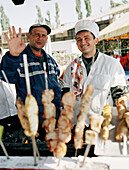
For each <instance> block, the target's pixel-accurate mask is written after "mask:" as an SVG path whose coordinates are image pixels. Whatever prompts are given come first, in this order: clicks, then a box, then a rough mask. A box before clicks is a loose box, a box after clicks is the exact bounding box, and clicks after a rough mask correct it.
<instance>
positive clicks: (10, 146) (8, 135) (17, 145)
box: [0, 124, 85, 157]
mask: <svg viewBox="0 0 129 170" xmlns="http://www.w3.org/2000/svg"><path fill="white" fill-rule="evenodd" d="M2 141H3V143H4V146H5V148H6V150H7V153H8V155H9V156H33V148H32V141H31V138H29V137H26V136H25V134H24V130H23V129H22V127H21V126H18V125H17V124H11V125H10V124H8V125H4V133H3V136H2ZM36 143H37V147H38V150H39V153H40V155H41V156H53V153H52V152H50V151H49V149H48V147H47V146H46V141H45V140H41V139H40V138H39V137H36ZM84 151H85V145H84V147H83V148H82V149H79V150H78V155H84ZM0 155H1V156H4V152H3V150H2V148H1V147H0ZM66 156H67V157H72V156H75V148H74V145H73V143H68V144H67V154H66Z"/></svg>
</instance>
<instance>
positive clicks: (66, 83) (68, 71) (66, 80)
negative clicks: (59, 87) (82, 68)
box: [63, 65, 72, 88]
mask: <svg viewBox="0 0 129 170" xmlns="http://www.w3.org/2000/svg"><path fill="white" fill-rule="evenodd" d="M63 84H64V87H70V88H72V77H71V65H68V66H67V68H66V70H65V74H64V77H63Z"/></svg>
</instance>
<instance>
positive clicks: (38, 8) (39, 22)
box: [36, 5, 43, 24]
mask: <svg viewBox="0 0 129 170" xmlns="http://www.w3.org/2000/svg"><path fill="white" fill-rule="evenodd" d="M36 9H37V11H38V20H37V23H38V24H42V23H43V17H42V14H41V10H40V7H38V5H36Z"/></svg>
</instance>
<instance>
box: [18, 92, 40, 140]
mask: <svg viewBox="0 0 129 170" xmlns="http://www.w3.org/2000/svg"><path fill="white" fill-rule="evenodd" d="M16 106H17V112H18V117H19V120H20V122H21V125H22V127H23V129H24V133H25V135H26V136H28V137H30V136H32V135H33V136H36V135H37V131H38V104H37V101H36V100H35V98H34V97H33V96H32V95H30V94H28V95H27V97H26V100H25V105H24V104H23V103H22V102H21V99H20V98H18V99H17V101H16Z"/></svg>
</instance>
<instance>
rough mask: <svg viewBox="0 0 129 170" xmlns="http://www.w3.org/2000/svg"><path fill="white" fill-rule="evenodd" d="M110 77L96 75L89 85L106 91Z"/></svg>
mask: <svg viewBox="0 0 129 170" xmlns="http://www.w3.org/2000/svg"><path fill="white" fill-rule="evenodd" d="M110 79H111V77H110V75H104V74H97V75H95V76H94V77H93V79H92V80H91V84H92V85H93V86H94V88H95V89H100V90H106V89H108V88H109V85H110Z"/></svg>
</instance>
